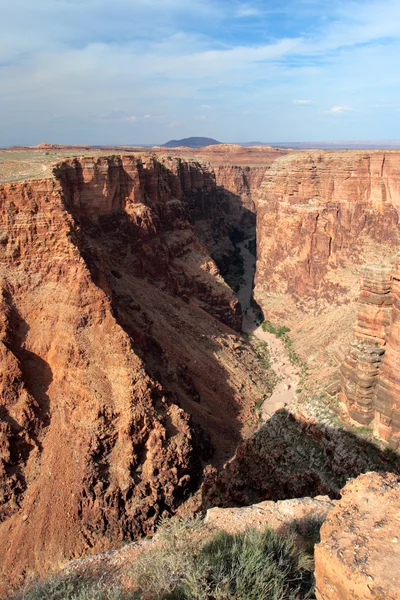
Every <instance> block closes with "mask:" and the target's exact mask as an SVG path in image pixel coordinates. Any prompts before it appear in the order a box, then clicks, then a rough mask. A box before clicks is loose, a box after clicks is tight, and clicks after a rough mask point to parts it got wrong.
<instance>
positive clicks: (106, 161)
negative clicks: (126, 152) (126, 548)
mask: <svg viewBox="0 0 400 600" xmlns="http://www.w3.org/2000/svg"><path fill="white" fill-rule="evenodd" d="M172 167H173V168H172ZM171 169H172V170H171ZM171 169H168V168H167V167H166V166H165V165H163V164H162V163H161V162H158V161H156V160H155V159H154V158H153V157H150V156H143V157H141V158H139V157H137V156H129V157H122V158H119V157H111V158H104V157H103V158H98V159H90V158H85V159H81V160H73V161H69V162H68V161H67V162H66V163H64V164H60V165H59V166H58V168H57V170H56V179H46V180H38V181H32V182H29V181H27V182H22V183H13V184H5V185H2V186H1V187H0V201H1V212H0V214H1V233H0V240H1V243H0V261H1V263H0V264H1V294H2V295H1V309H2V310H1V332H0V333H1V344H0V349H1V355H2V358H3V360H2V365H1V373H0V392H1V394H0V410H1V429H0V436H1V437H0V446H1V448H2V456H1V462H0V511H1V513H0V521H1V522H0V546H1V547H2V549H3V561H2V565H1V576H2V580H1V588H2V591H4V589H5V586H6V585H8V583H16V582H18V581H19V578H20V577H21V576H23V575H26V574H27V573H29V572H30V571H32V570H36V571H38V572H39V573H40V574H43V573H45V572H47V571H48V570H49V569H51V568H54V567H55V566H57V565H58V564H62V563H63V561H65V560H66V559H69V558H72V557H77V556H81V555H82V554H85V553H87V552H94V551H97V550H100V549H102V548H107V547H110V546H111V547H112V546H115V545H118V544H121V543H122V540H129V539H133V538H135V537H136V536H138V535H141V534H143V533H146V532H147V531H149V530H151V529H152V528H153V526H154V523H155V522H156V521H157V519H158V518H159V517H160V516H161V515H163V514H171V513H174V512H175V511H176V510H177V509H178V507H179V506H180V505H181V504H182V503H183V502H184V501H185V499H187V498H188V496H189V494H190V493H191V492H193V491H195V490H196V489H197V487H198V485H199V483H200V478H201V474H202V470H203V468H204V466H205V465H206V464H207V463H208V462H209V461H210V459H211V457H212V455H213V447H212V444H214V446H215V454H214V458H213V459H212V460H213V462H214V463H215V464H221V462H222V461H223V460H224V459H226V458H227V457H228V456H231V455H232V453H233V451H234V448H235V446H236V444H237V441H238V439H239V438H240V435H241V431H242V430H243V428H246V427H247V428H249V427H251V424H252V417H251V413H252V412H253V410H252V407H253V406H254V401H255V400H256V399H257V398H258V397H260V396H262V393H263V386H262V385H260V384H259V383H254V382H253V381H252V379H254V381H255V382H256V381H257V380H259V381H261V372H260V371H258V370H259V369H260V366H259V363H258V361H257V359H256V356H255V354H254V352H253V351H252V350H251V348H250V346H249V345H248V344H246V343H244V342H243V341H241V340H239V339H238V338H237V337H236V335H235V332H234V330H233V329H232V328H231V327H230V326H232V327H235V328H238V326H239V323H240V309H239V307H238V303H237V300H236V299H235V297H234V296H233V294H232V292H231V290H230V289H229V288H228V287H227V286H226V284H225V283H224V281H223V279H222V278H221V276H220V275H219V273H218V269H217V267H216V265H215V263H214V262H213V260H212V259H211V258H210V256H209V254H208V253H207V250H206V248H205V247H204V245H203V244H202V243H201V242H200V241H199V240H198V239H197V238H196V236H195V234H194V231H193V227H192V225H191V224H190V222H189V220H188V215H189V212H190V211H189V204H188V202H189V200H188V201H187V202H186V201H185V200H184V194H183V190H185V193H187V195H188V196H189V195H191V194H192V196H196V194H197V195H198V196H199V195H200V188H201V186H203V191H204V194H205V195H207V193H208V191H209V188H212V187H213V185H214V184H213V183H211V184H210V186H208V184H207V183H206V182H205V179H204V178H206V175H204V174H202V172H199V173H196V172H195V171H196V169H195V168H194V167H193V169H192V168H189V166H188V165H186V166H185V165H183V164H182V163H178V162H174V164H173V165H171ZM196 177H197V180H196ZM196 181H197V183H196ZM192 199H193V198H192ZM219 319H220V320H219ZM221 321H225V323H227V325H224V324H223V323H222V322H221ZM257 373H259V374H258V375H257ZM245 383H246V385H245ZM188 411H189V412H188ZM189 413H190V415H191V416H189ZM246 422H247V424H246Z"/></svg>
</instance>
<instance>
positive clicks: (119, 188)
mask: <svg viewBox="0 0 400 600" xmlns="http://www.w3.org/2000/svg"><path fill="white" fill-rule="evenodd" d="M112 169H113V175H112V177H113V183H114V184H113V186H112V189H113V199H112V202H109V207H110V210H109V212H108V214H100V215H99V214H95V216H94V217H93V213H95V210H94V208H93V207H90V206H89V204H88V199H90V194H91V193H93V194H94V195H95V194H97V196H96V198H97V197H98V195H99V194H100V195H101V197H100V198H99V202H101V203H106V201H107V197H106V196H107V193H108V192H107V190H108V187H107V186H101V185H99V184H98V182H97V184H96V185H94V184H93V183H92V182H90V181H89V182H85V180H84V177H83V170H82V166H81V165H80V164H79V162H78V161H75V162H74V163H73V164H64V165H63V167H62V170H61V171H60V172H59V173H58V177H59V179H60V182H61V184H62V186H63V191H64V201H65V205H66V207H67V209H68V210H69V212H70V213H71V215H72V216H73V218H74V220H75V223H76V225H77V226H78V227H76V228H74V230H73V231H72V232H71V236H72V239H73V241H74V243H75V244H76V245H77V247H78V248H79V251H80V253H81V255H82V256H83V258H84V260H85V262H86V265H87V267H88V268H89V270H90V273H91V276H92V279H93V281H94V283H95V284H96V285H97V286H99V287H100V288H101V289H103V291H104V292H105V293H106V294H107V296H108V297H109V298H110V300H111V305H112V309H113V314H114V316H115V318H116V320H117V322H118V323H119V325H120V326H121V327H122V328H123V329H124V331H125V332H126V333H127V334H128V335H129V337H130V340H131V344H132V348H133V350H134V351H135V353H137V354H138V355H139V356H140V357H141V358H142V360H143V362H144V365H145V367H146V371H147V373H148V374H149V375H150V376H151V377H152V378H153V379H155V380H156V381H159V382H160V383H161V384H162V388H163V390H162V394H160V398H156V399H155V403H156V407H157V410H160V411H161V414H162V411H163V410H165V408H163V404H162V395H163V394H165V396H166V397H167V399H168V401H169V402H171V403H174V404H178V405H179V406H181V407H182V408H183V409H184V410H185V411H186V412H187V413H189V414H190V415H191V416H192V421H193V435H194V440H193V443H194V453H195V455H196V456H197V458H196V460H197V463H198V472H199V473H201V471H202V465H201V461H202V460H203V461H205V462H208V461H209V460H210V455H211V446H210V441H209V440H212V442H213V443H214V446H215V447H216V449H217V452H216V454H215V456H214V459H212V460H213V464H216V465H218V466H222V464H223V463H224V462H225V461H226V460H227V459H228V458H230V457H231V456H232V454H233V452H234V449H235V447H236V445H237V443H238V442H239V441H240V439H241V429H242V424H241V422H240V420H239V413H240V410H241V406H239V404H238V402H237V400H236V398H235V394H237V390H235V389H234V388H232V386H231V385H230V382H229V377H230V372H229V369H228V368H227V366H223V365H221V363H220V361H219V360H218V357H217V355H218V353H219V352H220V351H221V343H220V342H219V343H217V342H216V341H214V339H213V338H214V335H213V334H214V333H215V335H216V336H218V337H219V338H221V339H222V340H223V344H222V345H223V346H225V347H226V346H229V344H230V345H233V344H234V342H233V341H232V340H233V339H234V337H235V333H234V331H233V330H232V329H231V328H230V326H231V327H235V328H236V329H237V330H238V329H240V324H241V315H240V308H239V305H238V304H237V303H236V304H234V297H232V296H230V295H229V294H228V293H227V292H226V291H223V290H222V293H221V294H220V297H216V296H215V295H213V294H215V285H216V278H215V275H214V274H212V273H209V272H208V271H207V270H204V268H202V262H201V261H203V260H204V258H203V257H204V256H206V254H203V256H202V257H201V260H199V261H198V264H197V263H196V261H195V260H193V258H192V256H193V257H194V259H195V258H196V252H197V251H198V248H196V245H195V243H197V244H198V241H197V242H196V238H197V240H199V239H200V241H202V242H203V244H204V245H205V246H206V247H208V250H209V252H210V253H211V254H213V252H212V249H213V242H212V240H207V239H202V237H201V235H200V234H199V230H200V229H201V228H199V227H198V225H199V222H200V221H203V222H204V223H206V224H207V227H209V226H210V224H211V229H212V233H213V235H214V234H215V236H226V240H227V244H228V245H230V246H231V248H233V245H232V243H231V241H230V239H229V234H230V232H231V229H232V228H231V226H230V224H229V223H227V222H226V211H225V212H224V211H223V210H222V209H220V208H219V204H218V194H217V189H216V187H215V186H214V187H213V186H209V187H208V188H207V189H204V190H203V189H190V188H188V186H187V184H186V183H185V178H183V179H182V178H181V179H179V178H178V177H177V175H176V174H175V173H173V172H172V171H170V170H169V169H167V168H166V167H165V166H164V165H162V164H161V163H158V162H155V163H154V166H149V165H147V166H146V168H144V167H143V166H140V164H138V170H139V174H140V185H141V186H142V187H141V189H140V196H139V197H138V198H137V200H136V199H135V203H132V204H131V206H130V207H127V206H125V204H126V198H127V197H128V196H129V195H130V194H132V193H133V191H134V190H135V193H136V191H137V182H135V181H134V180H133V179H132V178H131V177H130V175H129V174H128V173H127V172H126V170H125V169H124V166H123V164H122V161H118V160H116V159H115V160H114V159H113V162H112ZM117 173H119V174H120V175H119V177H120V183H118V177H117ZM155 181H158V188H157V189H156V193H154V186H155V183H154V182H155ZM135 186H136V187H135ZM185 186H186V187H185ZM99 190H100V191H99ZM179 193H182V197H181V199H180V200H177V196H178V194H179ZM118 195H119V196H118ZM80 198H83V200H84V201H83V200H82V202H81V201H80ZM236 200H237V201H239V200H240V198H239V197H236ZM224 202H226V196H225V195H224ZM138 205H141V206H142V207H143V206H144V207H146V210H144V209H141V212H140V211H136V210H135V207H137V206H138ZM225 208H226V207H225ZM226 210H227V209H226ZM249 212H250V211H249ZM139 213H140V214H139ZM224 215H225V216H224ZM251 218H252V219H254V215H252V217H251ZM191 239H193V245H192V242H191V241H190V240H191ZM185 240H189V241H188V242H187V241H185ZM185 244H187V245H185ZM192 248H193V249H194V252H193V250H192ZM191 252H193V254H190V260H191V262H190V269H189V270H186V266H185V263H184V262H182V255H185V256H186V255H187V254H188V253H191ZM202 252H203V251H202ZM219 285H221V284H219ZM220 289H222V288H220ZM229 298H231V300H230V299H229ZM238 311H239V312H238ZM207 313H208V314H207ZM210 315H211V317H214V319H210ZM223 324H225V325H226V326H224V325H223ZM225 340H226V341H225Z"/></svg>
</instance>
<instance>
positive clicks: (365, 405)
mask: <svg viewBox="0 0 400 600" xmlns="http://www.w3.org/2000/svg"><path fill="white" fill-rule="evenodd" d="M360 288H361V291H360V298H359V308H358V312H357V320H356V325H355V328H354V341H353V342H352V344H351V349H350V353H349V355H348V357H347V359H346V361H345V362H344V363H343V365H342V366H341V374H342V399H344V401H345V403H346V405H347V408H348V411H349V414H350V416H351V417H352V419H354V420H355V421H357V422H358V423H363V424H368V423H370V422H371V421H372V419H373V417H374V406H373V405H374V398H375V394H376V383H377V380H378V375H379V369H380V366H381V363H382V358H383V356H384V354H385V347H386V342H387V335H388V329H389V325H390V321H391V311H392V294H391V288H392V269H391V268H390V267H385V266H379V265H368V266H367V267H365V268H364V269H363V270H362V276H361V283H360Z"/></svg>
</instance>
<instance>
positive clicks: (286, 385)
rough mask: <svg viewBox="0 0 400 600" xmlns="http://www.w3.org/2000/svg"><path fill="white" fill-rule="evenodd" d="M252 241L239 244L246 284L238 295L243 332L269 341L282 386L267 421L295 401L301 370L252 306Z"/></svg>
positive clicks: (265, 408)
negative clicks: (265, 329)
mask: <svg viewBox="0 0 400 600" xmlns="http://www.w3.org/2000/svg"><path fill="white" fill-rule="evenodd" d="M248 242H249V240H245V241H244V242H241V243H240V244H237V245H238V247H239V248H240V251H241V253H242V257H243V262H244V276H243V278H244V283H243V285H242V286H241V288H240V290H239V291H238V292H237V294H236V295H237V297H238V299H239V301H240V303H241V305H242V310H243V313H244V316H243V324H242V330H243V331H244V332H246V333H252V334H253V335H255V336H256V337H257V338H258V339H259V340H262V341H263V342H267V344H268V348H269V352H270V356H271V366H272V368H273V370H274V371H275V373H276V374H277V376H278V383H277V385H276V387H275V389H274V391H273V392H272V395H271V396H270V397H269V398H268V399H267V400H266V401H265V402H264V404H263V405H262V409H261V414H262V418H263V420H267V419H268V418H269V417H270V416H272V415H273V414H274V413H275V412H276V411H277V410H278V409H280V408H283V407H284V406H285V405H286V404H289V403H290V402H291V400H292V399H293V396H294V394H295V392H296V387H297V384H298V381H299V373H298V369H296V367H295V366H293V365H292V363H291V362H290V360H289V357H288V354H287V351H286V348H285V346H284V344H283V342H282V340H280V339H279V338H277V337H276V336H275V335H274V334H273V333H269V332H268V331H263V330H262V328H261V325H260V326H258V325H257V316H256V313H255V311H254V309H253V307H252V306H251V297H252V291H253V277H254V272H255V266H256V259H255V256H254V255H253V254H252V253H251V252H250V251H249V249H248V248H247V247H246V246H247V245H248Z"/></svg>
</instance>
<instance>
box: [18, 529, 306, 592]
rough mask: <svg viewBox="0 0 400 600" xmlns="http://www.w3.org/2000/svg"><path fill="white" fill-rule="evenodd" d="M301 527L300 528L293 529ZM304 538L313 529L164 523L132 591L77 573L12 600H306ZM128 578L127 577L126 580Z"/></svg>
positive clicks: (136, 571)
mask: <svg viewBox="0 0 400 600" xmlns="http://www.w3.org/2000/svg"><path fill="white" fill-rule="evenodd" d="M296 527H297V528H296ZM299 538H300V540H301V539H303V538H305V539H307V540H310V539H312V540H313V541H314V539H315V532H314V526H313V524H312V527H308V525H307V524H304V523H300V524H299V525H298V526H296V524H294V526H293V530H292V531H289V533H285V535H281V534H278V533H276V532H274V531H272V530H270V529H268V528H267V529H266V530H265V531H263V532H260V531H256V530H254V529H248V530H246V531H245V532H244V533H240V534H234V535H230V534H227V533H225V532H219V533H217V534H215V533H214V532H213V531H211V530H209V529H207V528H206V527H205V525H204V522H203V521H202V520H200V519H199V518H197V519H193V520H177V519H173V520H171V521H165V522H162V523H161V525H160V528H159V530H158V532H157V535H156V536H155V538H154V540H153V544H152V546H151V548H148V549H147V550H144V551H143V552H142V553H141V554H139V556H138V558H137V559H136V561H135V562H134V563H133V565H132V567H131V570H130V572H128V573H127V574H126V575H127V576H128V578H129V579H130V586H129V587H130V589H131V591H129V592H126V591H123V590H121V589H120V588H118V587H112V586H109V585H107V584H106V583H105V582H102V581H101V580H98V579H97V580H94V579H93V576H92V579H84V578H83V577H81V576H79V575H77V574H72V575H69V576H62V575H58V576H52V577H49V578H48V579H46V580H45V581H41V582H36V583H35V584H33V585H31V586H29V587H27V588H26V589H25V590H23V591H22V592H21V593H20V594H19V595H18V596H14V597H13V600H143V598H146V599H148V600H228V599H233V600H235V599H236V600H307V599H312V598H314V576H313V560H312V558H311V556H310V554H311V552H310V553H307V552H306V551H304V550H303V549H302V544H301V543H299ZM125 579H126V578H125Z"/></svg>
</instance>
